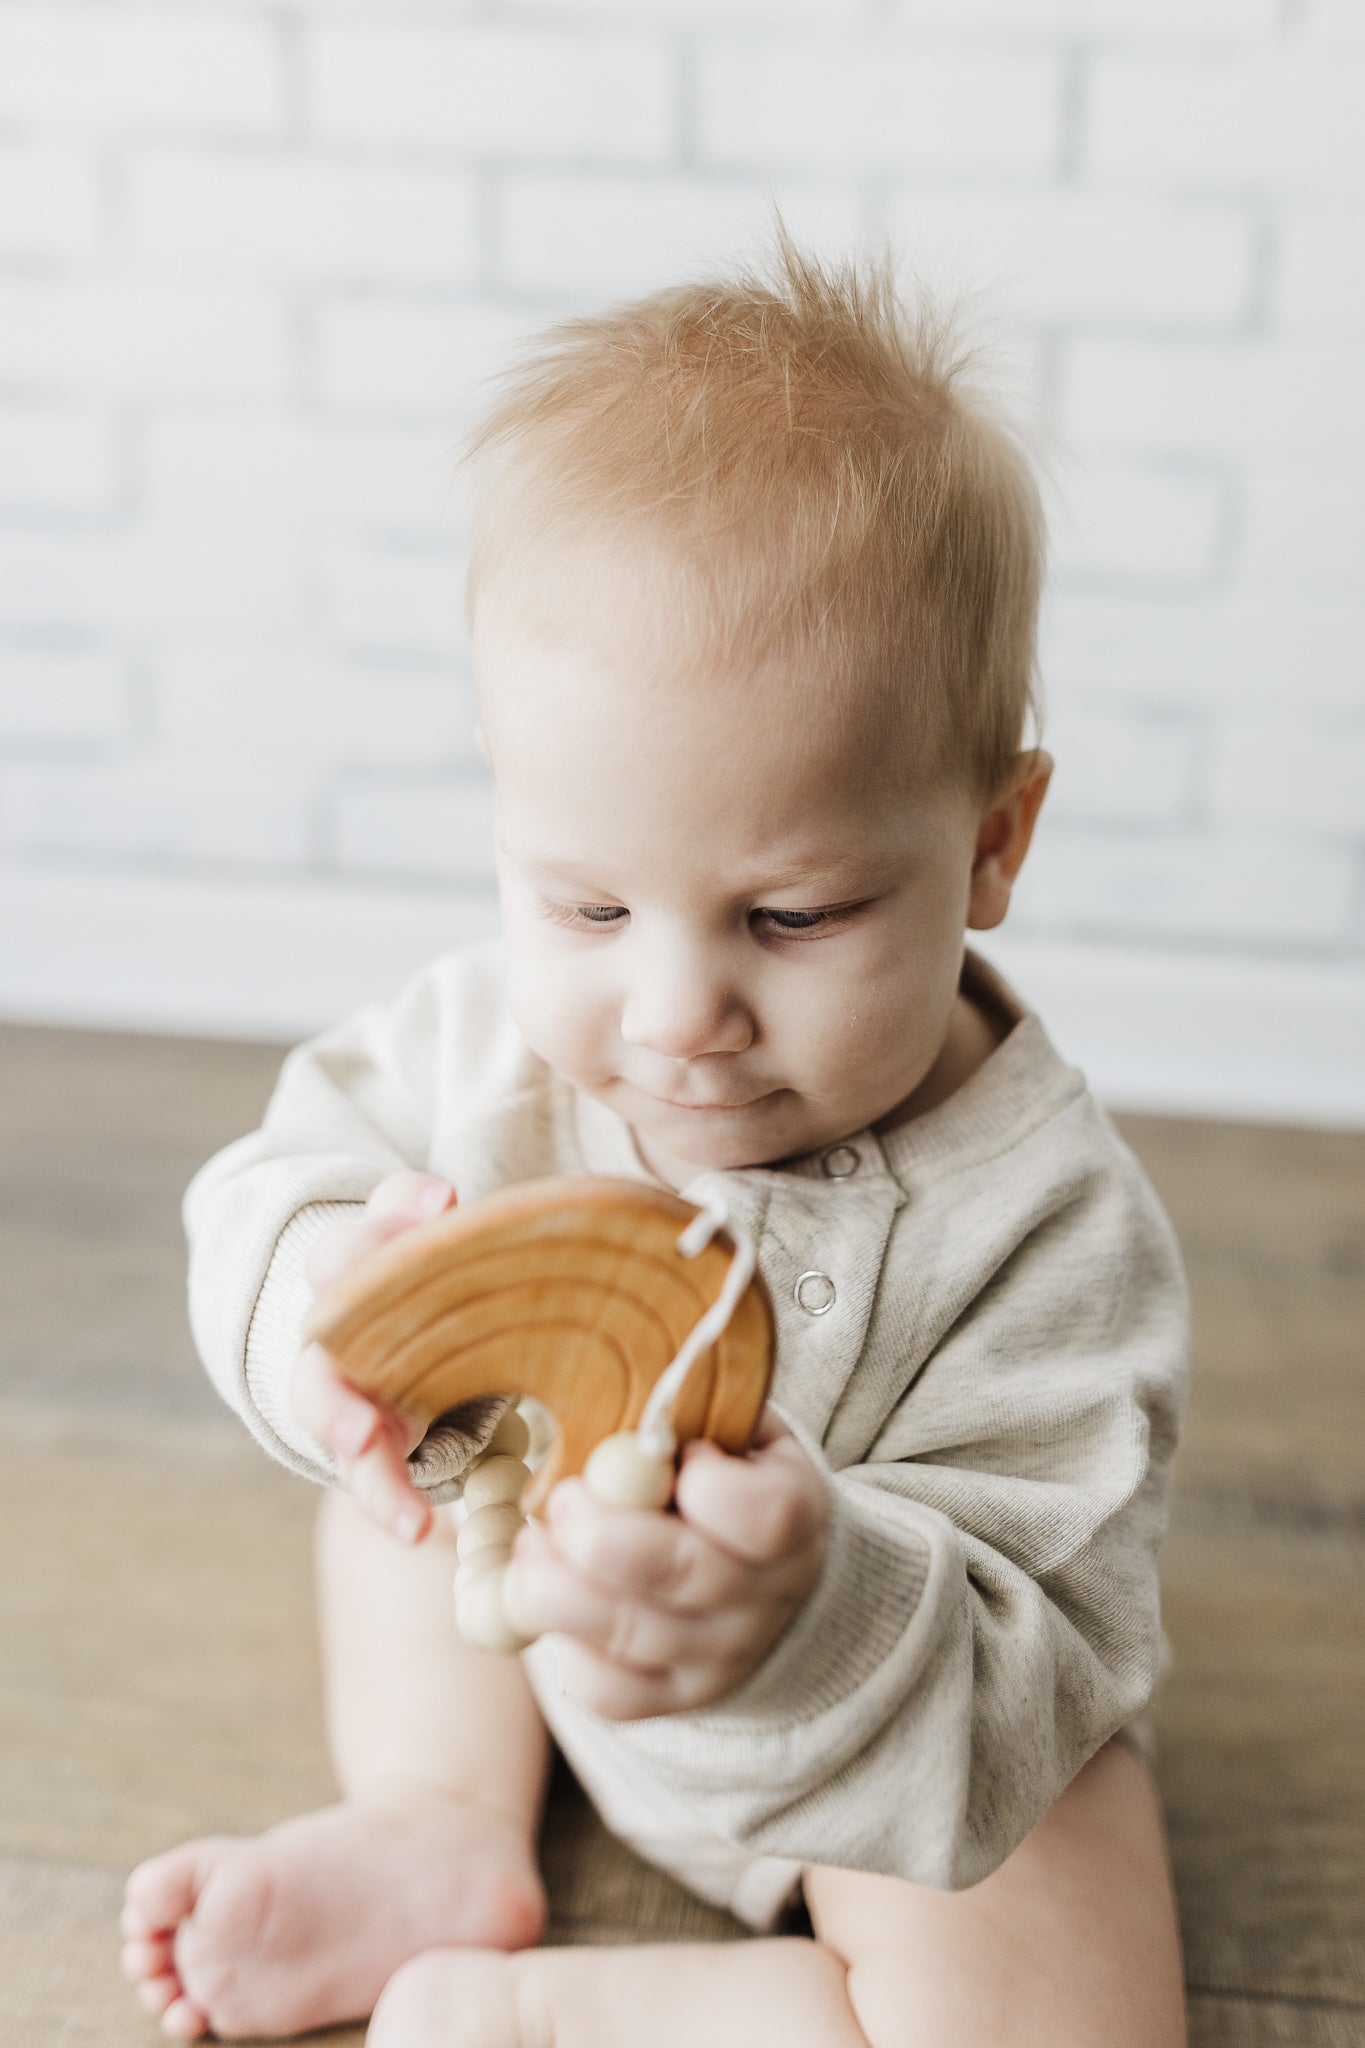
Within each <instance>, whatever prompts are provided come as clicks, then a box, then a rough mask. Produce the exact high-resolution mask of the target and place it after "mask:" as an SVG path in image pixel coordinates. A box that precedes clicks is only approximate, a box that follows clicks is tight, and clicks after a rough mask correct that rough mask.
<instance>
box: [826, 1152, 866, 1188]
mask: <svg viewBox="0 0 1365 2048" xmlns="http://www.w3.org/2000/svg"><path fill="white" fill-rule="evenodd" d="M861 1165H862V1161H861V1160H860V1159H859V1157H858V1154H857V1152H856V1151H855V1150H854V1148H853V1146H852V1145H831V1146H830V1148H829V1151H828V1152H826V1153H823V1154H822V1155H821V1159H820V1171H821V1172H822V1173H823V1174H824V1176H825V1178H826V1180H847V1179H848V1177H849V1175H850V1174H851V1173H856V1172H857V1171H858V1168H859V1167H860V1166H861Z"/></svg>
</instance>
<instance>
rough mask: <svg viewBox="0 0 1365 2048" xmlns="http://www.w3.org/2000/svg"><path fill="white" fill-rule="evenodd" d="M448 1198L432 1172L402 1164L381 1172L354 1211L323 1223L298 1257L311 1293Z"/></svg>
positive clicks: (442, 1207)
mask: <svg viewBox="0 0 1365 2048" xmlns="http://www.w3.org/2000/svg"><path fill="white" fill-rule="evenodd" d="M454 1201H455V1190H454V1188H453V1187H452V1186H451V1184H450V1182H449V1181H448V1180H442V1179H441V1178H440V1177H439V1176H438V1175H437V1174H432V1173H418V1172H416V1171H409V1170H407V1169H404V1171H402V1172H401V1173H391V1174H389V1175H387V1176H386V1178H385V1179H383V1180H381V1181H380V1183H379V1185H378V1187H376V1188H374V1189H372V1191H371V1193H370V1197H369V1200H368V1201H367V1202H366V1204H365V1207H364V1208H363V1210H362V1211H361V1213H360V1214H359V1215H358V1216H353V1217H346V1218H344V1219H342V1220H340V1221H338V1222H336V1223H329V1224H328V1226H327V1228H326V1229H325V1230H323V1231H321V1232H320V1233H319V1235H318V1236H317V1238H316V1239H315V1240H314V1242H313V1244H312V1245H311V1247H310V1248H309V1252H308V1257H307V1259H306V1260H305V1262H304V1272H305V1274H306V1275H307V1278H308V1283H309V1285H310V1286H311V1287H312V1289H313V1292H314V1293H315V1294H321V1292H322V1291H323V1289H324V1288H326V1287H330V1286H331V1285H332V1283H333V1281H336V1280H340V1279H342V1278H344V1276H345V1275H346V1274H347V1273H349V1272H350V1270H351V1268H352V1267H353V1266H355V1265H356V1264H357V1263H358V1262H359V1261H360V1260H361V1259H363V1258H365V1257H366V1255H367V1254H368V1253H370V1252H372V1251H374V1250H375V1249H376V1248H377V1247H378V1246H379V1245H381V1244H387V1242H388V1240H389V1239H390V1238H391V1237H397V1236H398V1235H399V1233H400V1232H401V1231H404V1230H411V1229H413V1227H414V1226H415V1225H416V1224H418V1223H430V1222H431V1220H432V1218H433V1217H435V1216H441V1215H443V1214H444V1213H445V1211H446V1210H447V1209H449V1208H450V1207H451V1206H452V1204H453V1203H454Z"/></svg>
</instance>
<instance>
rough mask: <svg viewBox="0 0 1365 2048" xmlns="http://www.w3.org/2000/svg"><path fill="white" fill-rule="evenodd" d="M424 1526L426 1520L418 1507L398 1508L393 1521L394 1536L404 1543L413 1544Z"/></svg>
mask: <svg viewBox="0 0 1365 2048" xmlns="http://www.w3.org/2000/svg"><path fill="white" fill-rule="evenodd" d="M426 1525H427V1518H426V1516H425V1515H424V1514H423V1513H422V1510H421V1509H420V1508H419V1507H406V1508H400V1509H399V1510H398V1514H397V1516H396V1518H395V1520H394V1525H393V1527H394V1534H395V1535H397V1536H399V1537H401V1539H402V1541H403V1542H404V1543H415V1542H416V1541H417V1539H418V1537H419V1536H420V1535H421V1534H422V1531H423V1530H424V1529H425V1528H426Z"/></svg>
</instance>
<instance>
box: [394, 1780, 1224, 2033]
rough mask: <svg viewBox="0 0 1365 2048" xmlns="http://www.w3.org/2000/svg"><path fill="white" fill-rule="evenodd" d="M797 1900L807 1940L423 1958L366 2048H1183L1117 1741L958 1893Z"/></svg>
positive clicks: (1144, 1816)
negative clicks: (809, 1930)
mask: <svg viewBox="0 0 1365 2048" xmlns="http://www.w3.org/2000/svg"><path fill="white" fill-rule="evenodd" d="M806 1889H807V1898H808V1901H809V1904H810V1908H811V1918H812V1921H813V1923H814V1926H815V1929H816V1935H817V1939H816V1940H814V1941H809V1940H805V1939H801V1938H799V1937H789V1938H787V1939H778V1940H772V1941H751V1942H745V1941H738V1942H729V1943H720V1944H714V1945H713V1944H699V1945H697V1946H695V1947H659V1948H627V1949H578V1950H566V1949H536V1950H534V1951H532V1952H529V1953H526V1954H522V1955H495V1954H493V1953H491V1952H489V1951H487V1950H482V1951H480V1950H468V1951H465V1952H464V1953H463V1954H454V1953H450V1952H449V1951H447V1952H444V1953H441V1952H437V1953H435V1954H433V1955H427V1956H420V1957H418V1958H417V1959H416V1960H415V1961H414V1962H411V1963H408V1964H406V1965H405V1966H404V1968H403V1969H401V1970H400V1971H399V1972H398V1973H397V1975H396V1976H395V1978H394V1979H393V1981H392V1983H391V1984H390V1985H389V1988H388V1989H387V1991H386V1992H385V1993H384V1996H383V1997H382V1998H381V2000H380V2002H379V2005H378V2007H377V2009H376V2011H375V2016H374V2020H373V2022H372V2024H371V2027H370V2032H369V2036H368V2039H367V2048H546V2044H548V2043H551V2042H552V2043H553V2044H554V2048H639V2043H640V2042H641V2041H648V2042H649V2043H650V2048H696V2044H697V2043H698V2042H699V2041H705V2042H706V2044H707V2048H753V2044H754V2043H755V2042H767V2041H781V2042H782V2043H784V2048H785V2044H790V2048H978V2044H981V2048H986V2044H989V2048H1095V2044H1096V2043H1100V2042H1102V2043H1103V2044H1104V2048H1183V2044H1184V2041H1185V2023H1184V1997H1183V1992H1182V1988H1181V1968H1180V1945H1179V1940H1178V1937H1177V1934H1176V1925H1175V1913H1174V1905H1173V1901H1172V1897H1171V1889H1170V1878H1169V1875H1168V1871H1167V1865H1166V1853H1165V1843H1164V1838H1163V1833H1162V1826H1161V1812H1160V1807H1159V1804H1158V1801H1157V1796H1156V1790H1155V1787H1154V1786H1153V1784H1152V1781H1151V1777H1150V1775H1149V1773H1148V1771H1147V1767H1146V1765H1145V1764H1144V1763H1143V1762H1142V1760H1141V1759H1140V1758H1139V1757H1138V1755H1137V1753H1136V1752H1135V1751H1134V1750H1132V1749H1131V1748H1129V1747H1128V1746H1127V1745H1126V1744H1125V1743H1123V1742H1118V1741H1116V1742H1111V1743H1110V1744H1109V1745H1108V1746H1107V1748H1105V1749H1104V1750H1102V1751H1101V1752H1100V1754H1099V1755H1098V1756H1097V1757H1095V1758H1093V1759H1092V1761H1091V1762H1090V1763H1089V1764H1088V1765H1087V1766H1086V1768H1085V1769H1084V1770H1083V1771H1082V1772H1081V1774H1080V1776H1079V1777H1078V1778H1077V1779H1076V1780H1075V1782H1074V1783H1073V1784H1072V1785H1071V1786H1069V1787H1068V1789H1067V1790H1066V1791H1065V1792H1064V1793H1063V1794H1062V1796H1061V1798H1060V1799H1059V1800H1058V1801H1057V1803H1056V1805H1055V1806H1054V1807H1053V1808H1052V1811H1051V1812H1050V1813H1049V1814H1047V1815H1046V1817H1045V1818H1044V1819H1043V1820H1042V1821H1040V1822H1039V1824H1038V1826H1037V1827H1036V1828H1035V1829H1034V1831H1033V1833H1032V1834H1031V1835H1030V1836H1029V1837H1028V1839H1027V1841H1025V1842H1023V1843H1022V1844H1021V1845H1020V1847H1019V1848H1018V1849H1017V1850H1016V1851H1015V1853H1014V1855H1013V1856H1011V1857H1010V1858H1009V1860H1008V1861H1007V1862H1006V1863H1005V1864H1004V1865H1003V1866H1002V1867H1001V1869H1000V1870H998V1871H997V1872H996V1873H995V1874H994V1876H992V1877H989V1878H987V1880H986V1881H985V1883H984V1884H981V1885H978V1886H976V1887H975V1888H974V1889H973V1890H971V1891H967V1892H956V1893H951V1894H943V1893H938V1892H931V1891H927V1890H925V1889H924V1888H923V1887H922V1886H919V1885H912V1884H907V1883H905V1882H904V1881H903V1880H902V1879H900V1878H889V1877H871V1876H866V1875H863V1874H861V1873H856V1872H851V1871H844V1870H833V1869H828V1868H817V1869H815V1870H812V1871H810V1872H809V1873H808V1875H807V1883H806Z"/></svg>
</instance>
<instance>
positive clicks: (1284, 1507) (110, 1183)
mask: <svg viewBox="0 0 1365 2048" xmlns="http://www.w3.org/2000/svg"><path fill="white" fill-rule="evenodd" d="M278 1062H279V1055H278V1053H275V1052H272V1051H270V1050H269V1049H264V1048H260V1047H249V1046H238V1045H212V1044H205V1043H195V1042H184V1041H177V1040H170V1039H153V1038H138V1037H131V1036H104V1035H96V1034H87V1033H78V1032H50V1031H38V1030H25V1029H20V1028H15V1027H4V1028H0V1300H3V1312H2V1316H3V1319H2V1320H0V1559H2V1560H3V1562H2V1563H0V1573H2V1574H3V1597H4V1608H3V1614H4V1627H3V1636H2V1638H0V2041H3V2042H5V2043H11V2042H12V2043H14V2044H16V2048H125V2044H133V2043H143V2044H148V2043H150V2042H151V2041H152V2040H154V2039H156V2038H158V2037H157V2036H156V2034H155V2030H154V2029H153V2027H152V2026H151V2023H150V2022H148V2021H147V2020H146V2019H145V2017H144V2016H143V2015H142V2013H141V2012H140V2010H139V2008H138V2007H137V2006H136V2004H135V2003H134V2001H133V2000H132V1998H131V1996H130V1995H129V1993H128V1992H127V1990H126V1987H125V1986H124V1985H123V1984H122V1982H121V1981H120V1979H119V1977H118V1975H117V1972H116V1969H115V1953H116V1949H117V1937H116V1934H115V1928H114V1917H115V1912H116V1906H117V1901H118V1897H119V1892H120V1887H121V1883H122V1879H123V1875H124V1873H125V1871H126V1870H127V1868H128V1866H129V1865H130V1864H131V1863H133V1862H134V1861H136V1860H137V1859H138V1858H140V1857H141V1856H144V1855H146V1854H148V1853H150V1852H151V1851H153V1850H155V1849H158V1848H161V1847H163V1846H167V1845H169V1844H171V1843H173V1842H175V1841H178V1840H179V1839H181V1838H182V1837H184V1836H185V1835H187V1834H194V1833H201V1832H204V1831H206V1830H216V1829H226V1830H233V1831H236V1830H243V1829H254V1828H258V1827H260V1826H262V1825H264V1824H266V1823H268V1822H270V1821H272V1820H274V1819H277V1818H280V1817H282V1816H284V1815H286V1814H289V1813H292V1812H295V1811H297V1810H299V1809H302V1808H305V1807H307V1806H309V1805H313V1804H317V1803H318V1802H319V1801H321V1800H323V1799H325V1798H327V1797H328V1796H330V1787H329V1784H328V1780H327V1775H326V1770H325V1767H324V1764H323V1760H322V1743H321V1731H320V1717H319V1706H318V1685H317V1669H316V1661H315V1654H314V1648H313V1640H312V1628H311V1610H310V1597H309V1586H308V1565H307V1540H308V1528H309V1519H310V1514H311V1510H312V1507H313V1504H314V1498H315V1497H314V1494H313V1491H312V1489H311V1488H309V1487H307V1486H306V1485H304V1484H303V1483H302V1482H300V1481H298V1480H296V1479H293V1478H292V1477H290V1476H289V1475H287V1474H286V1473H284V1472H283V1471H281V1470H279V1469H277V1468H275V1467H273V1466H272V1465H270V1464H269V1462H268V1461H267V1460H266V1459H265V1458H264V1457H263V1456H262V1455H261V1454H260V1452H259V1451H258V1450H257V1449H256V1448H255V1446H254V1445H253V1444H251V1443H250V1442H249V1440H248V1439H247V1438H246V1436H245V1434H244V1432H243V1431H242V1430H241V1428H240V1426H239V1425H238V1424H237V1423H235V1422H234V1421H232V1420H231V1419H230V1418H229V1417H227V1415H226V1414H225V1413H224V1412H223V1411H221V1410H220V1409H219V1408H218V1406H217V1404H216V1401H215V1398H214V1396H213V1395H212V1394H211V1392H210V1391H209V1390H208V1388H207V1386H206V1383H205V1382H204V1380H203V1377H202V1374H201V1372H200V1370H199V1368H198V1366H197V1365H196V1363H195V1361H194V1358H193V1355H192V1352H191V1349H190V1344H189V1338H188V1333H187V1329H186V1324H185V1318H184V1307H183V1302H184V1253H183V1245H182V1240H181V1234H180V1226H179V1218H178V1200H179V1196H180V1193H181V1191H182V1189H183V1187H184V1185H185V1183H186V1181H187V1180H188V1178H189V1175H190V1174H191V1172H192V1171H193V1169H194V1168H195V1166H197V1165H198V1164H199V1162H200V1161H201V1160H202V1159H204V1158H205V1157H206V1156H207V1155H208V1154H209V1153H210V1152H211V1151H213V1150H214V1149H215V1148H216V1147H217V1146H219V1145H220V1144H222V1143H224V1142H225V1141H226V1140H227V1139H228V1138H230V1137H233V1136H236V1135H237V1134H238V1133H240V1132H241V1131H244V1130H246V1129H249V1128H250V1127H251V1126H252V1125H253V1124H254V1123H255V1122H256V1121H257V1119H258V1116H259V1112H260V1109H261V1107H262V1104H263V1102H264V1100H265V1096H266V1094H267V1092H268V1090H269V1086H270V1083H271V1081H272V1079H273V1076H274V1073H275V1071H276V1068H277V1066H278ZM1125 1129H1126V1131H1127V1134H1128V1136H1129V1137H1130V1139H1131V1141H1132V1142H1133V1144H1134V1145H1135V1146H1136V1147H1137V1149H1138V1151H1139V1152H1140V1154H1141V1155H1142V1158H1143V1159H1144V1161H1145V1162H1146V1164H1147V1166H1148V1169H1149V1171H1150V1172H1151V1173H1152V1175H1153V1177H1154V1179H1155V1180H1156V1182H1157V1185H1158V1187H1159V1188H1160V1190H1161V1192H1162V1194H1163V1196H1164V1197H1165V1199H1166V1201H1167V1203H1168V1206H1169V1208H1170V1210H1171V1213H1172V1215H1173V1216H1174V1218H1175V1221H1176V1225H1177V1228H1178V1229H1179V1231H1180V1234H1181V1238H1182V1241H1183V1243H1184V1246H1185V1250H1186V1255H1187V1258H1188V1262H1189V1267H1190V1273H1191V1280H1192V1284H1193V1289H1194V1297H1195V1316H1196V1379H1195V1393H1194V1399H1193V1404H1192V1412H1191V1417H1190V1426H1189V1433H1188V1439H1187V1445H1186V1449H1185V1451H1184V1454H1183V1460H1182V1466H1181V1472H1180V1481H1179V1487H1178V1498H1177V1504H1176V1511H1175V1515H1174V1520H1173V1526H1172V1532H1171V1536H1170V1539H1169V1543H1168V1547H1167V1551H1166V1563H1165V1574H1164V1580H1165V1595H1166V1622H1167V1627H1168V1631H1169V1633H1170V1636H1171V1638H1172V1641H1173V1644H1174V1650H1175V1662H1174V1667H1173V1669H1172V1672H1171V1674H1170V1677H1169V1679H1168V1681H1167V1683H1166V1686H1165V1690H1164V1693H1163V1696H1162V1699H1161V1702H1160V1712H1159V1732H1160V1742H1161V1755H1160V1773H1161V1780H1162V1786H1163V1790H1164V1793H1165V1797H1166V1802H1167V1809H1168V1814H1169V1820H1170V1830H1171V1842H1172V1851H1173V1855H1174V1860H1175V1866H1176V1873H1177V1882H1178V1887H1179V1892H1180V1900H1181V1911H1182V1919H1183V1924H1184V1936H1185V1944H1186V1954H1187V1960H1188V1974H1189V1983H1190V1997H1191V2010H1192V2014H1193V2038H1194V2041H1195V2043H1196V2044H1198V2048H1215V2044H1216V2048H1225V2044H1226V2048H1232V2044H1237V2048H1271V2044H1274V2048H1337V2044H1348V2043H1352V2044H1365V1138H1361V1137H1347V1136H1332V1135H1326V1134H1309V1133H1302V1132H1283V1131H1280V1132H1277V1131H1266V1130H1250V1129H1244V1128H1233V1127H1226V1126H1223V1127H1220V1126H1211V1125H1195V1124H1189V1123H1165V1122H1158V1121H1150V1120H1143V1121H1139V1120H1137V1119H1130V1120H1128V1121H1127V1122H1126V1124H1125ZM544 1855H545V1861H546V1866H547V1869H548V1872H549V1875H550V1881H551V1889H552V1893H553V1897H554V1906H555V1920H554V1930H553V1932H554V1938H555V1939H558V1940H564V1941H581V1940H597V1941H602V1940H607V1941H618V1940H638V1939H641V1938H650V1939H659V1938H661V1937H662V1938H668V1937H669V1936H672V1935H685V1936H687V1937H688V1938H697V1939H703V1938H725V1937H729V1936H734V1935H736V1934H737V1933H738V1932H739V1931H740V1930H738V1929H737V1928H736V1927H735V1926H734V1925H733V1923H730V1922H728V1921H726V1920H725V1919H724V1918H723V1917H722V1916H720V1915H718V1914H715V1913H712V1912H710V1911H709V1910H708V1909H706V1908H704V1907H702V1906H700V1905H698V1904H697V1903H696V1902H695V1901H693V1900H691V1899H689V1898H688V1897H687V1896H686V1895H685V1894H683V1893H682V1892H680V1891H679V1890H678V1889H677V1888H676V1887H674V1886H672V1885H671V1884H669V1883H668V1882H667V1881H666V1880H665V1879H663V1878H662V1877H661V1876H660V1875H659V1874H658V1873H656V1872H653V1871H651V1870H649V1869H647V1868H645V1866H643V1865H641V1864H640V1863H638V1862H637V1861H635V1860H634V1859H633V1858H632V1857H630V1856H629V1855H628V1854H627V1853H626V1852H625V1851H623V1850H622V1849H621V1848H620V1847H619V1846H618V1845H617V1844H615V1843H614V1842H612V1841H611V1839H610V1838H609V1837H607V1836H606V1835H605V1834H604V1833H603V1832H602V1830H601V1829H600V1827H599V1826H598V1825H597V1824H596V1822H595V1820H594V1817H593V1816H592V1814H591V1813H590V1812H589V1811H588V1810H587V1809H586V1807H585V1805H584V1803H583V1801H582V1799H581V1796H580V1795H578V1794H577V1792H576V1788H574V1787H573V1786H572V1785H571V1784H569V1783H567V1782H565V1781H563V1780H561V1781H559V1782H558V1784H557V1788H556V1793H555V1797H554V1800H553V1802H552V1807H551V1813H550V1817H549V1820H548V1822H547V1829H546V1840H545V1848H544ZM328 2038H329V2040H331V2041H332V2042H334V2043H336V2044H338V2048H340V2044H342V2043H345V2044H352V2043H357V2042H358V2041H359V2040H360V2035H359V2034H358V2033H349V2032H343V2033H338V2034H333V2035H331V2036H329V2037H328ZM964 2048H975V2044H964Z"/></svg>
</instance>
